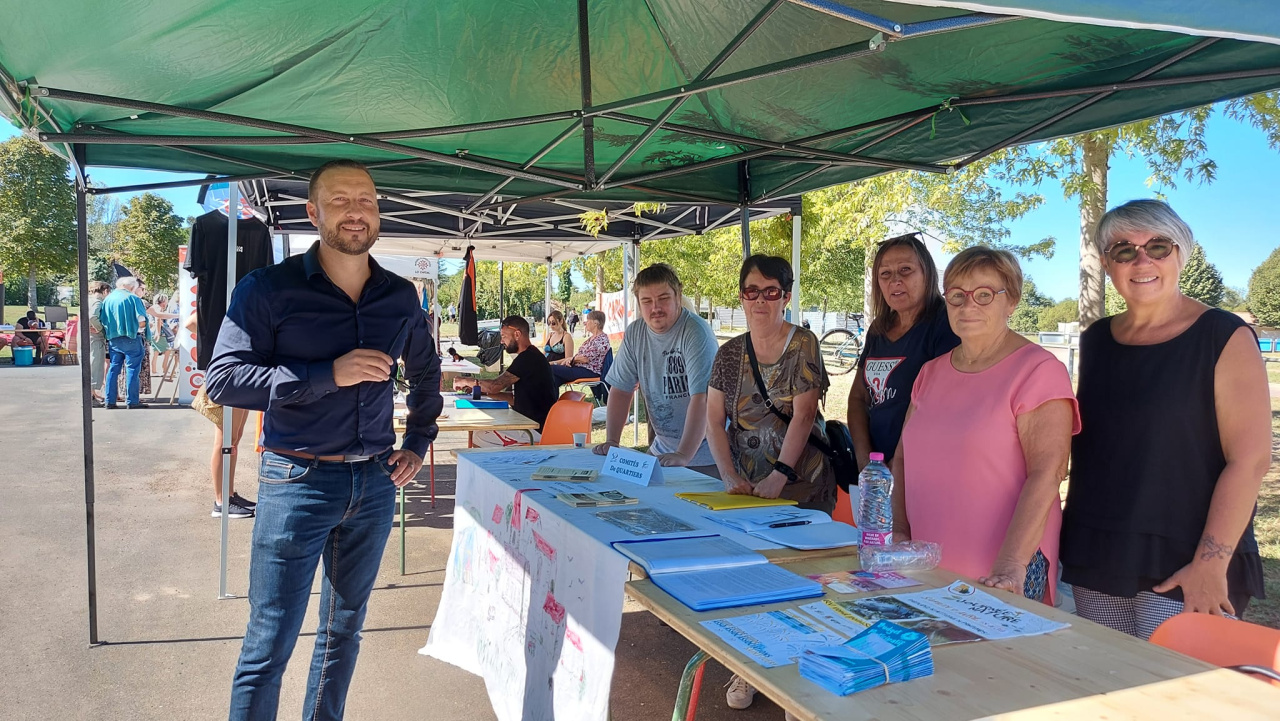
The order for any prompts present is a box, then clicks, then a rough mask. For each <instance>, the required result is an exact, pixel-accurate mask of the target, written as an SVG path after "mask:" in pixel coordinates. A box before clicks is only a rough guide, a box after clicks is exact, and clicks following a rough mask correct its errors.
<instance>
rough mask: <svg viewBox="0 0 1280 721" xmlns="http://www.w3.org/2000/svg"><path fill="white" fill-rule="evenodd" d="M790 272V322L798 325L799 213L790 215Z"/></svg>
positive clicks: (799, 321) (800, 320) (799, 319)
mask: <svg viewBox="0 0 1280 721" xmlns="http://www.w3.org/2000/svg"><path fill="white" fill-rule="evenodd" d="M791 273H792V275H793V276H794V277H795V283H794V284H793V285H792V286H791V322H792V323H795V324H796V325H800V324H801V323H802V322H803V320H804V319H802V318H801V317H800V213H798V212H797V213H792V215H791Z"/></svg>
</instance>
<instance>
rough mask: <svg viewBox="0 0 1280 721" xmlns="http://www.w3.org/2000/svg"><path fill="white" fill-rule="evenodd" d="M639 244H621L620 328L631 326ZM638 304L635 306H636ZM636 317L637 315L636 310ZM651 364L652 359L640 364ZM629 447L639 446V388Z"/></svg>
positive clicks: (633, 401) (634, 399)
mask: <svg viewBox="0 0 1280 721" xmlns="http://www.w3.org/2000/svg"><path fill="white" fill-rule="evenodd" d="M639 261H640V244H639V243H633V242H631V241H624V242H623V243H622V327H623V329H626V327H627V326H629V325H630V324H631V281H632V280H633V279H634V278H635V277H636V272H637V271H639V270H640V262H639ZM638 305H639V304H637V306H638ZM636 314H637V315H639V312H638V308H637V313H636ZM646 361H647V362H653V359H652V358H649V359H645V360H642V361H641V362H642V363H643V362H646ZM631 445H632V446H638V445H640V387H639V386H636V392H635V393H634V394H632V396H631Z"/></svg>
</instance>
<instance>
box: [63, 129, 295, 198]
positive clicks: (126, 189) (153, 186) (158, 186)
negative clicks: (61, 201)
mask: <svg viewBox="0 0 1280 721" xmlns="http://www.w3.org/2000/svg"><path fill="white" fill-rule="evenodd" d="M40 142H45V141H43V140H41V141H40ZM289 177H292V176H289V175H284V174H282V173H253V174H250V175H223V176H217V177H213V178H198V179H195V180H171V181H168V182H164V183H141V184H139V185H117V186H115V187H112V188H90V189H89V190H88V191H86V192H88V193H90V194H92V195H110V194H111V193H141V192H143V191H147V190H165V189H167V188H192V187H196V186H203V185H217V184H218V183H237V182H239V181H241V180H274V179H276V178H289Z"/></svg>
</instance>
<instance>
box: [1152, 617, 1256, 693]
mask: <svg viewBox="0 0 1280 721" xmlns="http://www.w3.org/2000/svg"><path fill="white" fill-rule="evenodd" d="M1151 643H1154V644H1156V645H1157V646H1164V647H1165V648H1168V649H1172V650H1174V651H1177V652H1179V653H1183V654H1186V655H1188V656H1191V657H1192V658H1198V659H1200V660H1201V661H1204V662H1206V663H1211V664H1213V665H1215V666H1222V667H1224V668H1229V669H1232V670H1234V671H1240V672H1241V673H1247V674H1253V675H1256V676H1262V677H1264V678H1266V679H1268V680H1269V681H1270V682H1271V683H1272V684H1273V685H1276V686H1280V672H1277V669H1280V630H1277V629H1274V628H1267V627H1266V626H1259V625H1258V624H1256V623H1249V622H1247V621H1240V620H1237V619H1234V618H1225V617H1223V616H1212V615H1210V614H1207V613H1180V614H1178V615H1177V616H1174V617H1173V618H1171V619H1169V620H1168V621H1165V622H1164V623H1162V624H1160V625H1159V626H1158V627H1157V628H1156V630H1155V633H1153V634H1151Z"/></svg>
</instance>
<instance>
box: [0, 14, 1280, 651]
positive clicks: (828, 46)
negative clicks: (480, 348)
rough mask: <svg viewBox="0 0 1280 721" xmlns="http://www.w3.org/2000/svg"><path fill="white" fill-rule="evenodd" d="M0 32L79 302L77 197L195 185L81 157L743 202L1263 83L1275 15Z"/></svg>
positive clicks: (76, 25)
mask: <svg viewBox="0 0 1280 721" xmlns="http://www.w3.org/2000/svg"><path fill="white" fill-rule="evenodd" d="M0 16H3V17H6V18H10V19H11V21H12V26H13V27H12V28H11V30H10V32H7V33H5V34H4V35H3V36H0V112H3V113H4V114H5V115H6V116H8V117H9V118H10V119H11V120H12V121H13V122H15V123H17V124H18V125H20V126H22V127H23V128H25V129H27V130H29V131H31V132H32V133H35V134H36V135H37V136H38V137H39V138H40V139H41V140H43V141H44V142H46V143H48V144H50V146H51V147H53V148H55V149H57V150H58V151H59V152H61V153H63V154H65V155H66V156H67V157H68V158H69V159H71V160H72V161H73V164H74V166H75V171H76V175H77V181H78V188H79V193H78V202H79V206H80V248H81V259H80V269H81V272H80V275H81V294H82V296H83V295H84V294H85V283H86V277H87V236H86V229H85V225H84V193H85V192H112V191H120V190H142V189H147V188H159V187H174V186H180V185H190V184H194V183H198V182H202V181H194V183H193V182H188V181H180V182H175V183H158V184H150V185H143V186H134V187H131V188H109V189H105V190H94V189H91V188H86V180H85V178H86V168H88V167H91V166H117V167H132V168H149V169H158V170H171V171H183V172H199V173H212V174H216V175H219V176H222V177H221V179H222V180H251V179H265V178H304V177H306V176H307V174H308V172H309V171H310V170H311V169H313V168H315V167H316V166H318V165H319V164H320V163H322V162H323V161H325V160H327V159H330V158H334V157H339V156H344V157H352V158H355V159H358V160H362V161H364V162H366V163H368V164H369V165H370V167H371V168H373V175H374V178H375V180H376V181H377V182H378V184H379V187H380V188H398V189H405V190H420V191H434V192H449V193H462V194H468V195H471V196H473V197H474V200H472V201H471V203H470V204H469V205H468V207H467V208H466V209H465V210H466V211H467V212H469V213H478V212H481V211H484V210H490V209H494V208H499V207H503V206H511V205H513V204H514V205H519V204H522V203H525V202H532V201H536V200H545V199H553V198H563V199H570V200H583V201H586V200H613V199H622V200H633V201H634V200H656V201H666V202H676V201H682V202H697V203H719V204H724V203H729V204H732V205H736V206H739V207H744V208H745V207H746V206H748V205H749V204H751V203H755V202H759V201H768V200H771V199H775V198H781V197H786V196H790V195H795V194H798V193H802V192H804V191H807V190H812V189H815V188H820V187H824V186H828V185H831V184H835V183H841V182H847V181H850V180H856V179H859V178H865V177H869V176H871V175H874V174H877V173H883V172H889V171H892V170H897V169H912V170H920V171H926V172H938V173H946V172H951V171H953V170H954V169H957V168H961V167H964V166H965V165H967V164H969V163H973V162H975V161H977V160H978V159H981V158H983V157H985V156H987V155H989V154H990V153H992V152H995V151H997V150H999V149H1001V148H1004V147H1008V146H1009V145H1013V144H1018V143H1027V142H1033V141H1037V140H1043V139H1046V138H1052V137H1057V136H1064V135H1070V134H1074V133H1079V132H1082V131H1086V130H1091V129H1096V128H1102V127H1107V126H1111V125H1116V124H1120V123H1124V122H1130V121H1133V120H1137V119H1140V118H1145V117H1151V116H1155V115H1160V114H1164V113H1168V112H1172V111H1177V110H1181V109H1185V108H1189V107H1193V106H1197V105H1202V104H1206V103H1211V102H1215V101H1219V100H1223V99H1227V98H1233V97H1239V96H1242V95H1246V94H1250V93H1254V92H1258V91H1263V90H1268V89H1271V88H1275V87H1278V86H1280V14H1278V13H1277V12H1276V11H1275V9H1274V6H1273V3H1272V2H1271V0H1222V1H1220V2H1215V3H1188V2H1160V1H1159V0H987V1H986V2H951V1H949V0H899V1H897V2H887V1H883V0H840V1H836V0H503V1H502V2H493V1H492V0H470V1H469V2H435V3H419V2H411V1H410V0H393V1H381V0H363V1H359V0H357V1H354V2H353V1H352V0H342V1H341V2H339V1H336V0H277V1H276V2H272V3H266V4H264V3H249V2H236V1H234V0H229V1H227V2H223V3H219V4H216V5H209V4H207V3H174V2H160V1H159V0H150V1H146V0H144V1H142V2H135V3H130V4H128V5H126V6H118V5H113V4H110V3H105V4H104V3H97V2H88V1H87V0H62V1H60V2H47V3H29V2H21V0H0ZM203 182H208V181H203ZM499 195H500V196H501V197H502V200H500V201H499V200H497V199H495V196H499ZM743 226H744V248H745V247H746V237H745V236H746V233H745V223H744V224H743ZM232 227H234V224H232ZM82 327H83V328H85V330H84V331H83V332H84V333H85V335H84V337H83V339H82V342H83V343H84V344H85V345H86V346H87V344H88V337H87V325H82ZM82 370H83V381H84V386H85V390H84V416H83V418H84V428H85V439H86V443H85V446H86V447H85V459H86V460H85V462H86V511H87V515H88V521H89V540H88V542H89V573H90V640H91V642H96V640H97V632H96V621H95V618H96V616H95V612H96V611H95V601H94V588H95V586H94V581H93V540H92V509H93V494H92V489H93V475H92V473H93V469H92V436H91V427H90V412H89V406H90V404H89V390H88V369H87V367H83V368H82Z"/></svg>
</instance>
